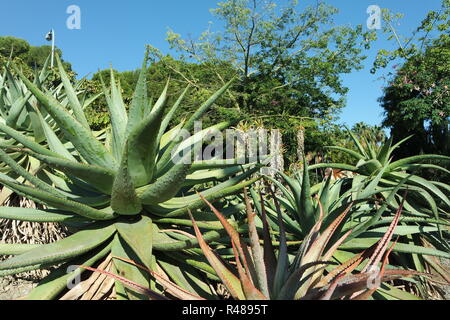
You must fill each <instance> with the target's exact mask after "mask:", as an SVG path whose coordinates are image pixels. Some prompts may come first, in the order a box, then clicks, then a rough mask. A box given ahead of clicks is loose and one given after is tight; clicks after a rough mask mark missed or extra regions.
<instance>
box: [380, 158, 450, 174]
mask: <svg viewBox="0 0 450 320" xmlns="http://www.w3.org/2000/svg"><path fill="white" fill-rule="evenodd" d="M426 160H440V161H450V157H448V156H443V155H437V154H425V155H419V156H413V157H409V158H404V159H401V160H398V161H395V162H393V163H391V164H390V165H389V170H390V171H394V170H395V169H397V168H398V167H401V166H404V165H409V164H414V163H417V162H422V161H426Z"/></svg>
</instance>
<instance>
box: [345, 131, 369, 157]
mask: <svg viewBox="0 0 450 320" xmlns="http://www.w3.org/2000/svg"><path fill="white" fill-rule="evenodd" d="M347 132H348V133H349V135H350V137H351V138H352V140H353V142H354V143H355V145H356V147H357V148H358V151H359V153H361V154H362V155H363V156H364V157H365V158H366V159H367V158H369V155H368V154H367V152H366V150H365V149H364V147H363V146H362V144H361V142H360V141H359V140H358V138H357V137H356V135H355V134H354V133H353V132H352V131H351V130H349V129H347Z"/></svg>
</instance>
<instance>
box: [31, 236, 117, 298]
mask: <svg viewBox="0 0 450 320" xmlns="http://www.w3.org/2000/svg"><path fill="white" fill-rule="evenodd" d="M110 250H111V243H108V244H107V245H105V246H104V247H103V248H101V249H99V250H98V252H96V253H94V254H93V255H91V256H87V257H84V256H82V257H80V258H76V259H75V260H73V261H72V262H71V263H70V264H64V265H62V266H61V267H59V268H58V269H57V270H55V271H53V272H52V273H50V274H49V275H48V276H47V277H45V278H44V279H43V280H42V281H40V282H39V284H38V286H37V287H36V288H34V289H33V290H32V291H31V293H30V294H29V295H28V296H26V297H25V298H26V299H27V300H52V299H55V298H56V297H57V296H58V295H59V294H60V293H61V292H62V291H63V290H64V289H67V285H68V284H69V283H72V282H73V281H74V280H75V279H76V278H77V277H79V276H80V275H81V274H82V273H83V272H84V270H85V269H82V268H77V269H75V270H73V267H74V266H77V265H84V266H92V265H93V264H94V263H96V262H97V261H99V260H100V259H102V258H104V257H105V256H106V255H107V254H108V253H109V252H110ZM69 267H72V268H70V269H72V270H73V271H72V272H67V271H68V270H69Z"/></svg>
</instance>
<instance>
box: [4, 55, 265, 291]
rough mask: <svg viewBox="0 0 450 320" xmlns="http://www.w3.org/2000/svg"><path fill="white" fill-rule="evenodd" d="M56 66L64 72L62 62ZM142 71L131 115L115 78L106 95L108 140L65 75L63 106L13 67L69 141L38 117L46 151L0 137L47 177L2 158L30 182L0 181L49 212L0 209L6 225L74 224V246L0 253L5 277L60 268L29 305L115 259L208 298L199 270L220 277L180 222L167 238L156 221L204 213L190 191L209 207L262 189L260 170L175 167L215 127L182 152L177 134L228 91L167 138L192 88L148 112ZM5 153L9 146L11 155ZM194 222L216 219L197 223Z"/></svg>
mask: <svg viewBox="0 0 450 320" xmlns="http://www.w3.org/2000/svg"><path fill="white" fill-rule="evenodd" d="M56 59H57V62H58V65H59V66H60V67H61V61H60V59H59V58H58V57H56ZM146 68H147V57H146V58H145V61H144V63H143V67H142V71H141V74H140V77H139V81H138V83H137V87H136V90H135V93H134V97H133V100H132V102H131V105H130V106H129V108H128V109H129V111H128V112H127V108H126V106H125V104H124V102H123V100H122V98H121V91H120V83H119V84H117V83H116V81H115V79H114V74H113V73H112V72H111V87H110V90H107V89H106V88H105V90H104V94H105V97H106V100H107V103H108V108H109V112H110V117H111V129H110V130H109V131H108V133H107V136H106V139H105V141H101V140H99V139H97V138H96V137H95V135H94V133H93V132H92V131H91V130H90V128H89V125H88V123H87V121H86V117H85V115H84V113H83V108H82V104H81V103H80V101H79V99H78V97H77V95H76V94H75V90H74V88H73V87H72V85H71V83H70V82H69V81H67V79H65V77H64V72H63V70H61V75H62V79H63V82H64V87H65V91H66V94H67V98H68V101H69V103H68V107H67V108H66V107H65V106H64V105H62V104H61V103H60V102H59V101H58V100H57V99H55V98H54V97H53V96H52V95H51V94H47V93H45V92H43V91H42V90H41V89H40V88H39V87H38V86H37V85H36V84H33V83H32V82H30V81H29V80H28V79H27V78H26V77H25V76H23V75H22V74H21V72H20V70H17V68H16V72H17V74H19V76H20V78H21V79H22V81H23V82H24V83H25V85H26V86H27V88H28V89H29V90H30V91H31V92H32V94H33V96H34V97H35V98H36V99H37V100H38V101H39V103H40V106H41V108H42V109H43V110H45V112H47V113H48V114H49V115H50V116H51V118H52V120H53V121H54V122H55V123H56V125H57V128H58V130H61V132H62V133H63V135H64V139H65V140H66V141H68V143H63V141H61V139H60V138H59V137H58V135H57V134H55V132H54V131H53V129H52V128H51V127H50V126H48V125H47V124H46V122H45V120H44V119H43V118H40V121H41V124H42V125H43V126H45V127H46V128H47V129H48V134H47V135H46V143H47V145H46V146H44V145H43V144H38V143H36V142H35V141H32V140H30V139H28V138H27V136H26V135H24V134H23V133H21V132H19V131H18V130H15V129H13V128H11V127H8V126H6V125H5V126H4V125H2V126H0V130H1V131H3V132H4V133H5V134H6V135H7V136H8V137H9V138H12V139H14V140H16V141H17V142H18V143H19V144H20V145H21V147H20V148H17V147H14V148H13V151H15V152H18V153H21V154H27V155H29V156H31V157H33V158H34V159H36V160H38V161H39V162H40V164H41V165H42V166H43V168H42V170H43V171H45V172H46V176H47V177H48V179H41V178H39V177H36V176H34V175H32V174H30V173H29V172H27V171H26V170H23V168H22V167H20V166H19V165H18V164H17V163H16V162H15V161H14V159H12V158H11V157H10V156H9V155H8V154H7V153H6V152H2V151H0V152H2V155H3V159H4V160H7V161H8V165H10V167H11V169H13V170H15V171H16V172H17V173H18V174H20V175H21V176H22V177H23V178H24V179H26V180H27V181H26V183H18V182H17V181H16V180H14V179H11V178H9V177H7V176H5V175H1V176H0V183H1V184H4V185H6V186H7V187H8V188H10V189H12V190H14V191H15V192H16V193H18V194H20V195H23V196H25V197H27V198H29V199H32V200H34V201H35V202H38V203H41V204H43V205H44V206H45V207H46V208H47V209H42V210H35V209H25V208H7V207H1V208H0V218H4V219H16V220H26V221H38V222H60V223H64V224H67V225H69V226H70V227H71V228H72V229H71V230H72V231H73V234H72V235H71V236H69V237H68V238H66V239H63V240H61V241H58V242H56V243H52V244H49V245H43V246H29V245H1V244H0V254H11V255H15V256H14V257H13V258H11V259H9V260H6V261H4V262H1V263H0V276H5V275H10V274H15V273H19V272H22V271H28V270H33V269H38V268H46V267H48V266H52V265H61V266H60V267H59V268H58V269H57V270H56V271H54V272H53V273H52V274H50V276H49V277H48V278H46V279H44V280H43V281H42V283H41V284H40V285H39V286H38V287H37V288H36V289H35V290H34V291H33V292H32V293H31V294H30V295H29V296H28V298H29V299H50V298H55V297H57V296H58V295H59V294H60V293H61V291H63V290H64V289H65V288H66V284H67V282H68V281H69V282H70V281H72V280H73V279H75V278H76V277H77V276H78V275H79V274H80V272H82V269H80V268H75V270H73V269H69V270H68V267H70V266H71V265H80V264H83V265H86V266H90V265H92V264H94V263H96V262H97V261H99V260H100V259H102V258H103V257H104V256H106V255H107V254H109V253H112V254H113V255H115V256H121V257H124V258H129V259H134V260H136V261H139V262H141V263H142V264H143V265H145V266H146V267H148V268H149V269H152V270H154V269H155V268H157V267H160V268H163V269H164V270H165V272H167V273H168V274H170V276H171V279H172V280H173V281H175V282H177V283H178V284H179V285H183V286H184V287H186V288H189V289H193V288H196V289H195V290H197V291H198V292H203V293H208V292H209V291H210V288H209V287H208V286H207V285H205V284H204V283H203V282H201V281H200V280H199V279H198V276H197V273H196V269H195V268H200V269H205V270H206V271H207V272H209V274H210V275H211V277H214V272H213V270H211V268H209V267H207V266H204V258H203V257H202V256H201V255H200V254H198V252H196V251H195V250H192V249H191V248H192V247H194V246H196V245H197V244H198V243H197V241H196V240H195V239H194V240H193V239H191V238H189V237H186V236H185V234H184V231H183V225H182V224H179V225H176V224H174V223H171V224H170V227H169V228H168V230H163V229H162V227H161V226H162V224H161V223H159V221H160V220H166V221H165V222H166V223H168V222H167V220H170V219H174V218H176V217H182V216H183V215H186V214H187V211H188V210H191V211H193V212H194V214H200V213H198V211H199V209H200V208H202V207H203V206H204V203H203V201H201V200H200V199H198V197H197V196H196V195H195V194H192V193H193V190H196V191H200V192H202V193H203V194H204V195H205V197H206V198H207V199H209V200H210V201H215V200H218V199H222V198H224V197H225V196H227V195H230V194H233V193H237V192H239V191H240V190H241V189H242V188H243V187H244V186H247V185H250V184H252V183H253V182H254V181H256V180H257V179H258V178H252V179H250V180H246V179H247V178H249V177H251V175H252V174H253V173H255V172H256V171H257V170H258V167H257V166H254V168H253V169H249V170H247V171H245V172H242V166H239V165H236V162H235V161H234V160H233V159H230V160H226V161H221V160H217V161H215V160H211V161H201V162H189V161H183V162H174V161H172V154H173V153H174V152H175V151H176V152H178V151H181V150H180V149H183V150H185V149H186V148H187V147H192V148H190V149H191V150H192V151H191V152H189V153H188V154H187V155H186V156H185V157H192V155H193V153H194V152H195V151H198V148H200V147H201V144H199V143H198V142H199V141H200V139H201V137H202V136H204V135H205V134H207V133H208V132H209V129H206V130H203V131H202V132H200V133H197V134H196V135H194V136H193V137H191V138H190V139H188V140H186V141H184V142H183V143H182V144H180V142H181V140H180V139H174V138H173V136H174V133H176V132H177V130H180V129H185V130H188V131H190V130H191V129H192V128H193V126H194V122H195V121H197V120H199V119H200V118H201V117H202V115H203V114H204V113H205V112H206V111H208V110H209V109H210V108H211V107H212V105H213V104H214V102H215V101H216V99H217V98H219V97H220V95H221V94H222V93H223V92H225V91H226V90H227V88H228V87H229V86H230V83H228V84H226V85H225V86H224V87H223V88H221V89H220V90H219V91H218V92H216V93H215V94H214V95H213V96H211V98H210V99H208V100H207V101H206V102H204V103H203V104H202V105H201V106H200V107H199V108H198V110H197V111H196V112H195V113H194V114H193V115H192V116H191V117H190V118H189V119H188V120H187V121H185V122H184V123H181V124H180V125H178V126H176V127H175V128H173V129H172V130H169V131H167V129H168V126H169V123H170V122H171V119H172V116H173V114H174V112H175V111H176V109H177V108H178V107H179V106H180V104H181V103H182V99H183V96H184V95H185V94H186V93H187V91H188V89H186V90H185V91H184V92H183V93H182V94H181V96H180V98H179V99H178V100H177V101H176V103H175V104H174V105H173V106H172V108H171V109H170V110H169V111H168V112H167V113H166V100H167V95H168V90H169V82H168V83H167V85H166V87H165V89H164V91H163V92H162V94H161V96H160V98H159V99H158V101H157V102H156V103H155V104H154V105H153V106H152V105H150V102H149V99H148V97H147V88H146ZM61 69H62V68H61ZM226 126H227V124H223V123H222V124H218V125H216V126H214V127H213V128H215V129H223V128H225V127H226ZM4 148H5V147H3V148H2V149H4ZM5 150H11V148H8V147H6V148H5ZM184 160H186V158H185V159H184ZM189 163H190V164H189ZM246 167H247V168H248V167H249V166H246ZM205 183H209V186H208V187H206V188H205V187H203V186H204V184H205ZM211 184H213V185H211ZM198 219H200V220H202V221H203V220H208V219H210V218H208V217H205V218H203V216H202V215H198ZM204 223H206V224H207V223H208V221H205V222H204ZM222 235H223V232H220V231H216V230H213V231H211V232H209V233H208V234H207V235H206V238H207V239H209V240H214V239H218V238H220V237H221V236H222ZM180 265H183V269H181V268H180ZM114 272H115V273H116V274H120V275H124V276H126V277H128V278H129V279H131V280H133V281H135V282H137V283H139V284H141V285H147V286H150V287H152V288H154V289H155V290H157V288H156V287H155V283H153V282H152V281H151V280H150V278H149V277H148V276H146V275H145V274H143V273H142V272H140V271H139V269H137V268H136V267H134V266H130V265H128V264H126V263H123V262H121V261H115V262H114ZM116 292H117V293H118V296H119V297H121V298H124V299H135V298H140V297H141V298H142V296H139V294H136V293H135V292H133V291H130V290H127V289H125V288H124V287H123V286H122V285H121V284H120V283H119V282H117V283H116Z"/></svg>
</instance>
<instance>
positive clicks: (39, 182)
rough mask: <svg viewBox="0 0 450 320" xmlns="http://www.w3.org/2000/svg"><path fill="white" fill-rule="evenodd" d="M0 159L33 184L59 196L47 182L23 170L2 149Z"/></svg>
mask: <svg viewBox="0 0 450 320" xmlns="http://www.w3.org/2000/svg"><path fill="white" fill-rule="evenodd" d="M0 160H1V161H3V162H4V163H5V164H6V165H8V166H9V167H10V168H11V169H12V170H14V171H15V172H16V173H18V174H19V175H20V176H22V177H23V178H25V179H26V180H28V181H29V182H31V183H32V184H33V185H34V186H36V187H37V188H40V189H42V190H44V191H47V192H48V193H50V194H52V195H54V196H56V197H61V196H62V195H61V193H60V192H59V191H58V190H56V189H55V188H53V187H52V186H50V185H49V184H47V183H46V182H44V181H42V180H41V179H39V178H37V177H36V176H34V175H33V174H31V173H30V172H28V171H27V170H25V169H24V168H23V167H22V166H20V165H19V164H18V163H17V162H15V161H14V160H13V159H12V158H11V157H10V156H9V155H8V154H7V153H6V152H4V151H3V150H2V149H0Z"/></svg>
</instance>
